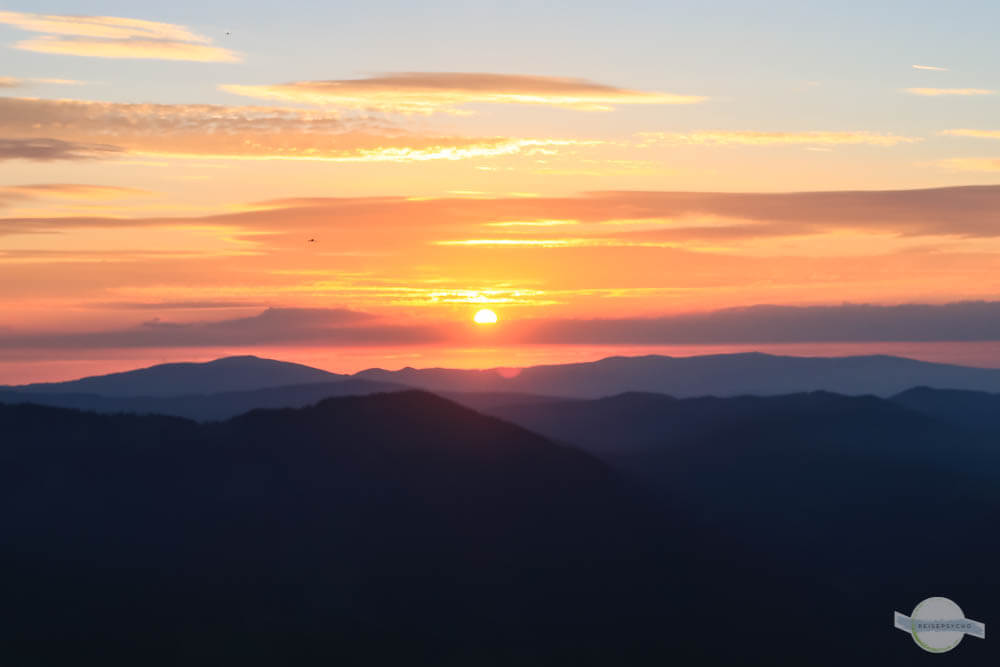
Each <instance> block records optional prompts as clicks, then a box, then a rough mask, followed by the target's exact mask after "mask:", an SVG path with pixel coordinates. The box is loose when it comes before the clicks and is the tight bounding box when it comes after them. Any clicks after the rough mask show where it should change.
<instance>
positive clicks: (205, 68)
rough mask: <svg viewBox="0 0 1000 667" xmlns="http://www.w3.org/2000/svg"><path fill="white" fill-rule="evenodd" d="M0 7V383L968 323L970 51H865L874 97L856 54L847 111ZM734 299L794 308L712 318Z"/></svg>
mask: <svg viewBox="0 0 1000 667" xmlns="http://www.w3.org/2000/svg"><path fill="white" fill-rule="evenodd" d="M0 26H5V27H4V30H6V31H7V32H3V33H0V37H3V36H4V35H7V36H10V39H9V40H7V42H6V44H7V47H5V48H11V49H16V50H17V54H18V61H17V62H18V65H17V67H13V68H12V69H11V68H10V67H9V69H10V71H8V72H0V74H5V76H2V77H0V89H2V92H4V95H3V96H0V306H2V311H0V312H2V313H3V314H2V315H0V383H4V382H20V381H27V380H31V379H41V378H43V377H44V378H47V379H52V378H53V377H56V376H72V375H73V374H74V373H77V372H80V371H82V369H85V368H86V369H90V371H93V372H100V371H101V370H102V369H111V368H119V367H120V365H121V364H122V363H126V361H125V360H127V363H128V364H133V365H135V364H141V363H143V361H144V360H145V361H149V362H150V363H153V362H155V361H157V360H167V359H169V360H177V359H187V358H192V359H193V358H199V359H200V358H210V357H213V356H218V355H219V354H222V353H227V352H234V351H239V352H254V351H257V352H263V351H266V350H270V351H272V352H281V353H282V354H283V355H284V357H285V358H292V357H295V358H298V359H299V360H305V359H310V360H326V361H325V362H324V363H325V365H326V367H327V368H330V369H331V370H349V369H354V370H356V369H357V368H358V367H363V366H366V365H384V366H393V365H405V363H404V360H406V359H410V360H416V361H415V362H414V365H431V364H444V363H449V364H454V365H463V366H470V365H491V366H493V365H495V366H504V365H518V364H523V363H540V362H543V361H546V360H550V361H551V360H567V359H577V358H580V356H581V355H583V356H587V355H590V356H593V355H595V354H602V353H604V352H605V351H607V350H612V349H615V346H631V347H630V349H639V348H638V347H636V346H646V347H645V348H643V349H647V348H649V346H661V347H662V346H671V345H688V346H690V345H695V346H697V345H699V344H704V345H744V346H751V347H755V349H762V348H763V346H766V345H777V344H786V345H787V344H802V343H805V342H809V341H806V340H804V337H806V336H809V335H814V336H815V335H820V336H822V335H824V332H830V334H829V336H827V337H825V338H823V340H820V341H813V342H821V343H824V344H831V343H845V344H855V343H859V344H860V343H865V344H878V343H879V342H885V343H890V342H891V343H893V344H899V343H901V342H905V341H907V340H911V339H912V342H921V343H930V342H932V341H965V342H966V343H968V342H971V341H978V342H982V341H992V340H996V339H997V334H996V332H995V331H994V326H993V322H994V321H995V319H992V318H995V315H996V313H994V311H993V310H990V308H992V307H993V306H991V305H989V304H992V303H993V302H994V301H996V300H997V299H998V295H1000V279H998V276H1000V266H998V264H1000V238H998V237H1000V213H998V211H1000V186H993V185H990V183H992V182H993V181H994V180H995V173H996V171H997V170H1000V159H996V158H994V157H993V155H995V154H996V153H995V152H994V153H991V152H990V150H991V148H990V147H992V146H993V145H994V143H995V142H996V140H997V138H1000V126H996V125H989V124H986V123H984V122H983V120H982V119H983V118H988V117H990V113H991V111H990V110H991V109H993V110H994V111H995V110H996V109H995V105H996V104H997V102H996V100H995V99H994V96H993V92H994V91H992V90H991V89H990V88H989V86H988V84H987V83H982V84H978V83H976V81H975V80H974V77H971V75H969V74H968V73H967V74H960V73H953V72H952V70H951V69H949V68H944V67H936V66H927V65H921V66H911V65H905V66H904V65H898V64H894V65H892V67H896V68H897V69H898V71H896V70H894V71H895V72H896V73H895V74H894V76H896V77H897V78H898V81H895V82H894V83H892V84H888V83H886V84H885V87H884V90H882V92H881V93H879V95H881V97H879V96H877V95H874V94H873V93H871V91H872V90H874V88H875V87H876V86H881V85H883V84H882V81H883V79H885V77H886V76H887V75H886V74H885V73H884V72H883V73H882V74H874V73H873V74H871V79H870V80H865V81H861V80H860V79H859V83H858V84H857V85H858V86H860V87H861V88H864V89H865V90H867V91H869V93H868V94H869V97H870V99H871V100H872V105H873V106H872V108H871V109H870V110H868V111H866V113H864V114H862V113H854V112H853V111H852V110H850V109H847V108H846V107H844V106H843V105H842V104H840V103H839V102H837V101H838V100H839V101H842V100H843V99H844V95H843V90H842V89H839V88H838V86H840V85H841V84H842V83H843V82H836V81H824V80H813V79H799V80H795V79H794V77H790V78H789V79H788V80H787V81H784V82H782V81H779V80H778V79H777V78H775V79H774V80H769V81H768V82H766V85H765V84H762V85H761V88H760V90H759V91H758V92H757V93H756V94H755V95H754V96H750V97H743V98H740V97H739V96H738V95H735V93H733V94H720V92H719V89H718V86H719V80H720V79H719V78H718V75H717V73H716V72H714V71H712V72H710V71H708V70H705V72H704V73H703V77H702V78H701V79H699V78H698V77H694V76H690V75H687V74H685V75H683V76H681V75H677V76H675V77H674V79H673V80H672V79H671V77H670V76H666V75H658V76H662V77H663V78H662V80H657V81H658V82H657V83H655V84H652V83H651V82H652V80H653V79H651V78H650V77H649V76H646V75H645V74H644V75H643V76H641V77H640V76H636V77H635V80H630V78H629V77H628V76H624V75H623V76H622V77H621V79H622V80H621V81H616V80H614V79H612V78H608V79H605V78H604V74H605V73H603V72H602V73H598V74H597V75H595V76H593V77H587V76H580V75H578V74H574V75H572V76H570V75H566V74H564V73H562V72H560V71H559V70H558V69H556V68H554V63H540V64H539V67H540V68H542V67H543V66H544V67H543V68H542V69H540V70H539V71H533V72H530V73H525V70H524V69H523V66H524V65H523V63H522V69H520V70H519V71H520V73H517V72H502V71H500V72H498V71H492V72H490V71H485V70H483V71H479V72H477V71H463V70H459V69H453V70H452V71H447V70H442V69H440V68H439V67H438V68H433V67H428V68H427V69H426V70H421V69H417V67H416V66H415V65H414V63H409V62H407V63H405V65H406V67H407V69H405V70H403V71H399V70H400V69H401V68H397V70H385V71H383V72H382V73H374V74H373V73H367V74H357V73H353V74H352V73H350V72H345V71H343V70H341V69H338V68H337V67H331V68H330V69H331V71H330V73H329V74H328V75H327V76H326V78H320V76H314V75H312V74H309V75H305V76H303V75H300V74H298V73H297V71H296V70H295V68H294V67H289V66H288V64H287V63H286V64H285V65H283V66H282V67H285V70H282V71H285V72H286V73H285V74H280V75H279V74H277V73H276V72H277V70H278V69H281V68H279V67H278V65H277V64H275V63H276V61H273V60H268V59H267V57H265V55H263V54H262V53H255V52H254V50H253V49H251V48H247V47H248V46H249V45H247V44H245V43H242V45H241V44H238V43H235V42H225V41H224V40H223V38H222V37H220V36H219V35H217V34H214V33H212V34H208V33H205V32H204V30H203V29H202V28H199V27H197V26H190V25H185V24H182V23H177V22H171V21H166V20H159V18H158V17H149V18H138V17H116V16H111V15H96V16H90V17H81V16H74V15H69V14H56V13H53V14H49V15H41V14H34V13H31V12H28V11H21V12H17V11H9V12H0ZM15 36H17V37H15ZM238 47H239V48H238ZM331 48H333V47H331ZM8 62H10V61H9V60H8ZM255 62H256V65H255ZM300 65H301V71H303V72H306V71H308V72H313V71H314V70H315V68H314V67H312V66H308V67H307V66H306V63H305V62H304V61H303V62H302V63H300ZM147 68H150V69H147ZM170 68H187V69H183V70H182V69H170ZM637 71H638V70H637ZM643 71H645V70H643ZM153 72H156V73H158V74H156V75H154V74H153ZM182 72H186V73H187V74H182ZM774 76H775V77H778V74H777V73H775V74H774ZM157 77H163V78H162V79H161V78H157ZM185 77H187V78H185ZM268 77H270V78H268ZM935 77H936V78H935ZM779 78H780V77H779ZM640 79H641V81H640ZM150 80H156V81H159V82H160V83H162V85H161V86H160V87H159V88H156V87H154V86H150V84H149V81H150ZM732 83H733V86H734V88H733V90H734V91H735V90H736V84H735V80H734V81H733V82H732ZM779 84H780V85H782V86H786V88H787V89H782V92H780V93H776V92H775V90H776V89H775V86H779ZM779 87H780V86H779ZM745 94H746V93H745V92H744V95H745ZM771 98H773V99H771ZM765 102H766V104H769V105H772V107H768V108H764V107H763V106H761V105H764V104H765ZM991 105H992V106H991ZM779 107H780V108H784V109H786V110H787V111H786V113H785V115H778V114H773V113H771V112H770V111H769V109H772V108H773V109H777V108H779ZM904 108H905V111H906V112H905V113H904V114H899V113H897V112H898V111H899V110H900V109H904ZM804 109H809V110H811V111H809V112H802V113H799V112H798V111H796V110H804ZM994 117H995V116H994ZM772 118H773V119H774V120H773V121H772V120H770V119H772ZM891 118H895V119H897V120H896V121H895V122H890V121H889V120H887V119H891ZM764 119H767V120H764ZM310 239H314V240H312V241H311V240H310ZM963 302H985V303H986V304H987V306H986V307H987V311H982V310H980V309H977V308H976V307H966V306H963V305H961V304H962V303H963ZM842 304H854V305H857V304H869V305H871V306H873V307H876V308H878V307H882V308H890V309H889V310H877V311H871V312H869V311H856V310H851V309H850V308H846V309H844V308H842V309H841V310H837V308H838V307H840V306H841V305H842ZM901 304H925V305H928V306H931V307H933V308H937V310H933V308H932V310H931V311H928V312H927V313H924V312H923V311H921V312H920V313H916V311H914V312H910V311H897V310H891V307H893V306H898V305H901ZM949 304H951V305H949ZM956 304H957V305H956ZM759 305H777V306H787V307H791V308H793V310H791V311H787V312H786V311H780V312H779V313H778V315H777V316H776V315H775V314H774V313H773V312H772V311H766V310H751V311H748V312H747V313H743V314H740V313H739V312H738V313H737V314H736V315H730V314H729V313H731V312H733V311H732V309H746V308H751V307H754V306H759ZM481 307H490V308H492V309H494V310H495V311H496V312H497V313H498V314H499V316H500V322H499V323H498V324H496V325H494V326H491V327H488V328H485V327H476V326H474V325H472V324H471V318H472V315H473V313H474V312H475V311H476V310H478V309H479V308H481ZM998 308H1000V306H998ZM824 309H833V310H830V311H828V310H824ZM714 311H720V312H721V313H722V315H719V316H718V318H720V319H709V320H706V321H705V322H704V323H701V324H698V325H697V327H695V328H694V329H692V328H690V327H691V326H693V325H691V321H692V320H690V318H692V317H693V318H698V317H701V316H702V315H701V314H705V313H711V312H714ZM775 312H778V311H775ZM997 312H998V313H1000V310H998V311H997ZM984 313H985V314H984ZM711 317H716V316H714V315H713V316H711ZM776 317H778V318H779V319H780V318H785V317H787V318H790V319H788V320H787V324H786V325H784V327H783V328H782V327H780V326H777V325H775V324H774V323H775V322H776V321H779V320H778V319H776ZM816 317H819V318H821V319H822V318H830V319H829V320H827V319H822V322H824V323H827V322H829V323H832V324H822V323H820V324H817V323H816V321H814V319H815V318H816ZM734 318H735V319H734ZM699 321H700V320H699ZM780 321H782V322H784V321H785V320H780ZM713 323H715V324H713ZM769 323H770V324H769ZM949 327H951V328H949ZM720 328H721V329H724V332H723V333H725V335H724V336H721V334H720V335H717V333H718V332H719V331H720ZM791 329H794V330H798V331H801V332H802V333H801V335H798V336H794V335H792V336H788V335H786V333H787V332H788V331H789V330H791ZM639 330H641V334H637V333H636V331H639ZM907 331H910V332H912V335H910V334H908V333H906V332H907ZM706 332H707V333H706ZM810 332H811V333H810ZM699 337H700V338H699ZM570 347H572V348H573V349H572V350H570ZM621 349H624V347H622V348H621ZM664 349H666V348H664ZM691 349H693V348H691ZM866 349H868V348H866ZM887 349H888V348H887ZM929 349H930V348H927V349H926V350H924V351H921V352H919V354H924V355H925V356H927V355H931V356H934V355H935V354H938V353H937V352H929V351H927V350H929ZM939 349H944V348H939ZM951 349H952V352H950V353H948V354H950V355H951V356H950V357H948V355H947V354H946V355H945V356H946V357H948V358H952V359H956V360H957V359H959V358H960V357H961V358H963V359H966V360H968V359H971V358H973V357H975V359H976V360H977V363H988V361H989V358H990V357H989V355H990V354H991V352H989V351H988V350H992V348H989V347H988V346H987V347H985V348H984V347H980V348H977V349H978V350H979V352H977V353H976V354H973V355H972V356H971V357H970V356H969V355H966V356H965V357H962V354H960V353H959V352H957V351H956V349H957V348H951ZM984 350H987V351H985V352H984ZM977 355H978V356H977ZM378 359H382V360H383V361H382V363H376V361H377V360H378ZM397 360H398V361H399V363H398V364H397V363H396V361H397ZM406 363H409V362H406ZM60 364H61V365H60ZM59 369H62V370H61V371H60V370H59Z"/></svg>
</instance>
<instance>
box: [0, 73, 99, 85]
mask: <svg viewBox="0 0 1000 667" xmlns="http://www.w3.org/2000/svg"><path fill="white" fill-rule="evenodd" d="M33 83H44V84H48V85H55V86H82V85H85V84H86V83H87V82H86V81H77V80H75V79H48V78H43V79H18V78H17V77H13V76H0V88H21V87H24V86H29V85H31V84H33Z"/></svg>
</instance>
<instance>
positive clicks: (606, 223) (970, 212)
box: [0, 185, 1000, 252]
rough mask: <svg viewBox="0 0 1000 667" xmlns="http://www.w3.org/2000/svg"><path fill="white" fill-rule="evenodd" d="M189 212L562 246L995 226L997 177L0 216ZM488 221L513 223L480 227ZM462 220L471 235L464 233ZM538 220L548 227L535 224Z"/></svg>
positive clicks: (998, 225)
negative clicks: (969, 182) (987, 180)
mask: <svg viewBox="0 0 1000 667" xmlns="http://www.w3.org/2000/svg"><path fill="white" fill-rule="evenodd" d="M525 221H529V222H530V221H558V222H565V221H572V222H575V223H577V224H571V225H564V226H557V227H554V228H553V227H549V228H546V227H545V226H541V227H539V228H538V229H535V230H532V229H531V227H530V226H529V227H528V228H519V227H508V228H503V227H499V226H498V225H502V224H503V223H507V222H513V223H517V222H525ZM623 222H628V224H623ZM184 224H189V225H193V226H202V227H204V226H213V227H220V226H229V227H235V228H243V229H246V230H250V231H257V232H260V231H266V232H268V233H269V234H271V236H268V238H269V239H273V238H274V236H273V234H275V233H286V234H294V237H295V239H296V243H300V242H301V234H302V233H303V232H310V231H311V232H316V230H317V229H318V230H322V231H324V232H325V233H326V234H328V235H330V234H346V235H349V236H348V237H344V242H343V243H342V244H341V245H345V246H350V247H352V248H353V249H356V250H366V249H370V248H368V246H365V247H358V245H359V244H364V243H365V242H366V240H367V242H368V243H369V244H370V243H374V244H375V245H377V246H378V247H380V248H381V249H383V250H385V251H386V252H393V251H394V250H395V249H396V248H397V245H399V247H411V246H408V245H407V244H412V242H413V241H414V240H417V241H420V242H428V243H434V242H446V243H449V244H451V245H466V246H474V245H539V244H541V245H546V244H548V245H551V246H566V245H567V243H565V242H564V241H567V240H569V244H570V245H573V244H581V245H586V244H588V243H590V244H594V243H597V242H598V241H601V240H602V239H607V238H609V237H611V236H614V237H616V242H617V243H619V244H626V243H625V242H626V241H628V240H631V241H633V242H635V243H640V242H648V243H653V242H663V243H667V242H670V243H674V242H676V241H681V240H690V239H695V238H702V239H724V238H752V237H763V236H770V237H774V236H797V235H811V234H822V233H828V232H831V231H838V230H839V231H845V230H849V231H856V232H878V233H890V234H898V235H905V236H938V235H944V236H967V237H998V236H1000V186H992V185H982V186H963V187H951V188H931V189H922V190H884V191H878V190H865V191H827V192H791V193H739V192H670V191H608V192H593V193H586V194H582V195H578V196H571V197H491V198H490V197H443V198H434V197H428V198H405V197H366V198H324V197H313V198H295V199H279V200H271V201H265V202H259V203H258V204H255V205H253V206H251V207H250V208H249V210H246V211H241V212H235V213H225V214H220V215H212V216H202V217H197V218H129V219H122V218H84V217H81V218H19V219H16V220H12V219H0V234H2V233H5V232H9V230H10V228H12V227H16V228H17V229H19V230H21V231H30V230H36V231H47V230H53V229H72V228H92V227H102V226H103V227H110V228H117V227H127V226H134V227H138V226H150V225H184ZM376 225H377V227H378V228H379V229H381V230H384V231H387V230H392V233H391V234H379V235H375V236H374V237H372V236H371V235H370V234H366V233H364V232H365V229H366V228H369V227H373V226H376ZM486 225H490V226H491V227H492V228H493V229H495V230H499V229H504V231H505V232H508V233H509V234H503V235H500V234H497V235H490V236H479V235H481V234H482V232H483V228H484V226H486ZM456 229H460V230H463V231H467V232H468V233H470V236H468V237H466V238H464V239H462V238H457V237H456V236H454V231H455V230H456ZM519 229H520V231H519V232H517V233H515V231H516V230H519ZM553 229H558V231H559V234H558V236H556V235H551V231H552V230H553ZM539 230H544V231H543V232H542V233H545V232H548V233H547V234H545V235H544V236H538V234H539ZM317 233H318V232H317ZM471 234H477V236H471ZM517 234H520V236H518V235H517ZM643 235H645V236H643ZM307 238H308V237H307ZM348 241H349V242H348ZM526 241H532V242H534V243H525V242H526Z"/></svg>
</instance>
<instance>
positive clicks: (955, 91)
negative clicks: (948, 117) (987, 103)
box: [906, 88, 997, 97]
mask: <svg viewBox="0 0 1000 667" xmlns="http://www.w3.org/2000/svg"><path fill="white" fill-rule="evenodd" d="M906 92H907V93H910V94H911V95H923V96H925V97H940V96H945V95H996V93H997V91H995V90H987V89H985V88H907V89H906Z"/></svg>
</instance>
